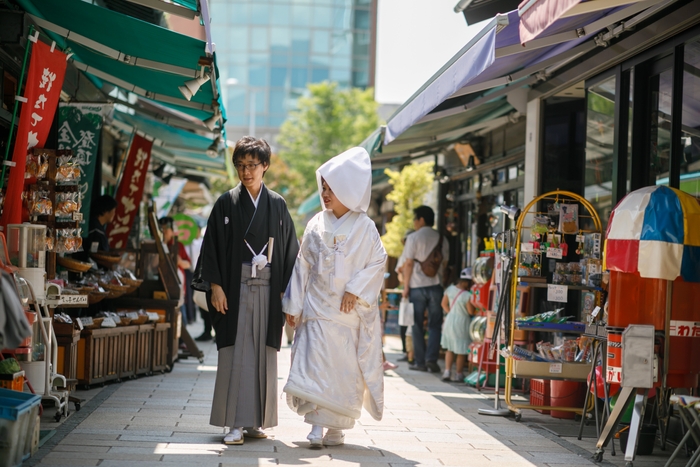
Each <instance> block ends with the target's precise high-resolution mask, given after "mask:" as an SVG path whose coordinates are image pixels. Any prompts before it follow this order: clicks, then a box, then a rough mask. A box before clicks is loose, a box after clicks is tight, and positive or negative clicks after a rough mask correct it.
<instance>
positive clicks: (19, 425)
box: [0, 389, 41, 467]
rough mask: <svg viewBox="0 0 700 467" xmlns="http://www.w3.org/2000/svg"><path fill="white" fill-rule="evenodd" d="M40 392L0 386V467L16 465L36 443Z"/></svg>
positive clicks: (29, 453)
mask: <svg viewBox="0 0 700 467" xmlns="http://www.w3.org/2000/svg"><path fill="white" fill-rule="evenodd" d="M40 403H41V396H37V395H34V394H29V393H24V392H17V391H11V390H9V389H0V467H15V466H19V465H21V464H22V461H23V460H25V459H27V458H28V457H29V456H30V455H31V453H32V448H33V447H34V446H36V445H37V442H38V439H34V438H35V433H37V434H38V430H35V426H36V424H37V423H38V420H39V404H40Z"/></svg>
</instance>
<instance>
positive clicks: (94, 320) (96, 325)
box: [85, 318, 104, 329]
mask: <svg viewBox="0 0 700 467" xmlns="http://www.w3.org/2000/svg"><path fill="white" fill-rule="evenodd" d="M102 321H104V318H92V324H89V325H87V326H85V329H99V328H100V327H102Z"/></svg>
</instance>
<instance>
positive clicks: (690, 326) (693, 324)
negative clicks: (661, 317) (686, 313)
mask: <svg viewBox="0 0 700 467" xmlns="http://www.w3.org/2000/svg"><path fill="white" fill-rule="evenodd" d="M668 331H669V335H671V336H675V337H700V322H697V321H675V320H671V323H670V325H669V328H668Z"/></svg>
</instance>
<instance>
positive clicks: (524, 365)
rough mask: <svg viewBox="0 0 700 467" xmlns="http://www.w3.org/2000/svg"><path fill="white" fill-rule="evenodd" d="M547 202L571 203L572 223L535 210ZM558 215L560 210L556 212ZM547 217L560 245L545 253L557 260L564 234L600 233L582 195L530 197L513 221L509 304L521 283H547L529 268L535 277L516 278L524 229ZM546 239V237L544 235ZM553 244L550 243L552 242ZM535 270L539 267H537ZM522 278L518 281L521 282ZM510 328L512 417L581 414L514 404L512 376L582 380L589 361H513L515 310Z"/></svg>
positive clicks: (507, 396) (563, 193) (550, 232)
mask: <svg viewBox="0 0 700 467" xmlns="http://www.w3.org/2000/svg"><path fill="white" fill-rule="evenodd" d="M543 202H544V203H550V204H552V205H555V206H556V205H558V206H562V205H565V206H567V207H570V206H575V208H573V209H571V211H573V213H574V214H575V216H573V217H574V218H575V224H573V223H571V221H572V218H571V217H568V218H566V222H567V223H566V224H563V222H562V221H563V219H561V218H560V219H559V220H560V222H559V223H557V222H556V221H552V220H553V219H554V216H552V211H551V210H548V211H546V212H540V211H537V207H538V206H540V204H541V203H543ZM578 206H582V207H583V210H584V212H581V213H579V212H578ZM560 214H561V213H560ZM546 216H547V217H549V219H550V224H549V226H548V227H547V229H546V231H547V235H548V236H549V235H557V236H558V239H559V241H558V243H559V244H560V245H561V248H559V249H558V250H559V251H551V252H549V253H551V254H552V256H553V257H555V258H557V257H558V259H561V258H562V256H566V255H562V249H563V248H568V246H567V247H564V244H565V241H564V240H565V238H564V237H563V235H564V234H570V235H577V237H578V238H577V241H578V242H579V243H582V242H583V240H582V237H583V235H584V234H585V233H596V234H599V235H601V236H602V224H601V222H600V218H599V217H598V214H597V213H596V211H595V209H594V208H593V206H592V205H591V204H590V203H589V202H588V201H587V200H586V199H585V198H583V197H581V196H579V195H577V194H575V193H572V192H568V191H561V190H556V191H552V192H549V193H545V194H543V195H541V196H538V197H536V198H535V199H533V200H532V201H531V202H530V203H529V204H528V205H527V206H526V207H525V209H524V210H523V211H522V214H521V215H520V216H519V218H518V220H517V223H516V239H515V258H514V264H513V274H512V279H511V280H512V282H513V283H512V287H511V294H512V296H511V303H516V300H517V297H516V293H517V290H518V286H519V285H520V286H522V285H528V286H530V287H542V288H548V287H549V286H550V284H547V283H545V282H542V279H540V277H536V276H540V274H538V273H537V272H536V271H534V269H535V268H532V269H531V271H532V272H530V271H529V274H528V275H529V276H535V277H536V279H532V280H530V281H528V279H527V278H526V277H522V276H521V277H519V276H518V272H521V273H522V271H520V267H521V252H522V250H523V236H524V233H525V232H528V233H529V234H530V235H531V238H534V233H533V232H532V230H533V227H535V222H536V220H539V219H541V218H542V217H546ZM581 219H586V220H587V221H588V222H589V223H591V224H592V225H591V226H590V227H589V228H579V225H580V224H579V222H580V221H581ZM540 232H541V231H540ZM553 238H556V237H553ZM547 240H549V238H547ZM542 243H543V245H541V246H540V247H543V246H547V247H549V245H545V244H546V243H547V242H542ZM552 243H553V242H552ZM529 253H533V254H535V255H536V254H540V255H542V254H545V253H544V252H540V251H537V250H536V249H535V250H533V251H531V252H529ZM538 264H541V263H538ZM537 269H539V268H537ZM521 279H522V281H521ZM568 288H571V290H595V291H599V290H600V289H599V288H597V287H590V286H587V285H567V289H565V290H564V293H565V294H566V293H568ZM561 290H562V289H561V288H559V291H560V292H561ZM599 295H600V294H599ZM598 300H600V297H598ZM507 324H508V325H509V328H510V332H509V333H508V345H507V348H508V350H509V351H510V355H509V356H508V357H507V358H506V387H505V401H506V404H507V405H508V407H509V409H510V410H511V411H513V412H514V413H515V414H516V420H519V419H520V417H521V413H520V411H521V409H533V410H557V411H564V412H575V413H579V414H581V413H582V412H583V408H582V407H552V406H537V405H530V404H516V403H514V402H513V401H512V400H511V395H512V383H513V379H514V378H516V377H529V378H544V379H555V380H569V381H586V378H587V377H588V375H589V373H590V364H588V363H573V362H566V361H562V362H536V361H526V360H516V359H515V358H514V357H513V355H514V351H515V341H514V336H515V331H516V330H517V327H516V320H515V313H511V314H510V323H507Z"/></svg>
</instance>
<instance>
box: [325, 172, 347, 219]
mask: <svg viewBox="0 0 700 467" xmlns="http://www.w3.org/2000/svg"><path fill="white" fill-rule="evenodd" d="M321 199H322V200H323V205H324V207H325V208H326V209H330V210H331V211H334V212H335V211H342V210H345V209H347V208H346V207H345V206H343V203H341V202H340V201H338V198H336V197H335V193H333V190H331V187H329V186H328V183H326V181H325V180H323V181H322V183H321Z"/></svg>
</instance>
